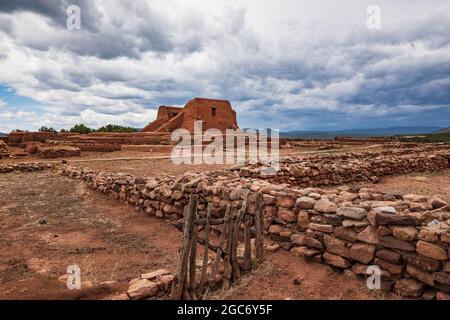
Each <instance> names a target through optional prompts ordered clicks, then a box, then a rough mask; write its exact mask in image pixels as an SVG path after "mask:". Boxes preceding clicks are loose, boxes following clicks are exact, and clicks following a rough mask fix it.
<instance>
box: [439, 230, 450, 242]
mask: <svg viewBox="0 0 450 320" xmlns="http://www.w3.org/2000/svg"><path fill="white" fill-rule="evenodd" d="M441 241H442V242H446V243H450V232H445V233H441Z"/></svg>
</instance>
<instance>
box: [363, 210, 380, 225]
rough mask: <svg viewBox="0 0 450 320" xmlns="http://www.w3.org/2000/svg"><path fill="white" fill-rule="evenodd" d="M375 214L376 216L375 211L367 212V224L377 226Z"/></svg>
mask: <svg viewBox="0 0 450 320" xmlns="http://www.w3.org/2000/svg"><path fill="white" fill-rule="evenodd" d="M376 216H377V213H376V212H375V211H369V212H368V213H367V216H366V218H367V220H368V221H369V224H370V225H371V226H374V227H378V224H377V220H376Z"/></svg>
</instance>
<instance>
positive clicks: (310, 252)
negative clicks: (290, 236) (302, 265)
mask: <svg viewBox="0 0 450 320" xmlns="http://www.w3.org/2000/svg"><path fill="white" fill-rule="evenodd" d="M290 252H292V253H293V254H294V255H296V256H300V257H313V256H315V255H317V254H319V253H320V251H319V250H317V249H311V248H308V247H294V248H292V249H291V251H290Z"/></svg>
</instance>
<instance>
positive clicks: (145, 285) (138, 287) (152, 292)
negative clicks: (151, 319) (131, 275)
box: [127, 279, 159, 299]
mask: <svg viewBox="0 0 450 320" xmlns="http://www.w3.org/2000/svg"><path fill="white" fill-rule="evenodd" d="M158 291H159V287H158V284H157V283H155V282H152V281H149V280H147V279H141V280H138V281H136V282H134V283H133V284H131V285H130V287H129V288H128V291H127V294H128V296H129V297H130V298H131V299H144V298H150V297H154V296H156V295H157V294H158Z"/></svg>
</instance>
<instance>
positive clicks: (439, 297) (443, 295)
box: [436, 291, 450, 300]
mask: <svg viewBox="0 0 450 320" xmlns="http://www.w3.org/2000/svg"><path fill="white" fill-rule="evenodd" d="M436 300H450V294H448V293H445V292H442V291H438V292H437V293H436Z"/></svg>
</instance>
